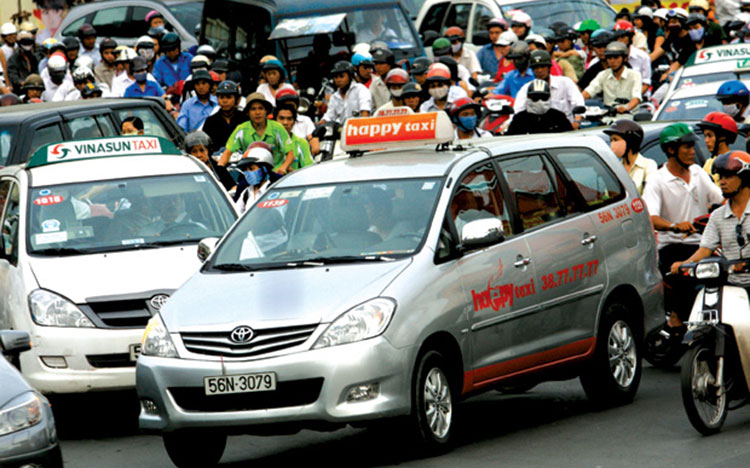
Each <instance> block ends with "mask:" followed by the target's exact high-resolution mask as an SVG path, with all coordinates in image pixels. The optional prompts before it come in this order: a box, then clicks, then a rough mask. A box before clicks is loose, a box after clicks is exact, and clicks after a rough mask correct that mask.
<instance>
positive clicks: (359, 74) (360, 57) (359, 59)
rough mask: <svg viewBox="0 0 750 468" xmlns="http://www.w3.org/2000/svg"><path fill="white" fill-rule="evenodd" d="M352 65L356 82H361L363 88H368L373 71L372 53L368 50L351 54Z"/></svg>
mask: <svg viewBox="0 0 750 468" xmlns="http://www.w3.org/2000/svg"><path fill="white" fill-rule="evenodd" d="M352 65H353V66H354V72H355V74H354V78H355V79H356V80H357V83H362V84H363V85H365V88H369V87H370V85H371V84H372V75H373V71H375V64H374V63H372V55H370V53H369V52H368V53H367V54H364V53H356V54H354V55H352Z"/></svg>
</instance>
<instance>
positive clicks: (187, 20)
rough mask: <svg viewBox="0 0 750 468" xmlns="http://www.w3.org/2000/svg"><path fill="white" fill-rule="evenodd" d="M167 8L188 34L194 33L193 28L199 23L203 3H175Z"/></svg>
mask: <svg viewBox="0 0 750 468" xmlns="http://www.w3.org/2000/svg"><path fill="white" fill-rule="evenodd" d="M168 8H169V11H170V12H171V13H172V14H173V15H174V16H175V18H177V21H179V22H180V23H181V24H182V26H183V27H184V28H185V29H186V30H187V31H188V32H189V33H190V34H194V33H195V26H196V25H198V24H200V22H201V15H202V14H203V2H187V3H177V4H175V5H170V6H169V7H168Z"/></svg>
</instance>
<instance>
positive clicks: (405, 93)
mask: <svg viewBox="0 0 750 468" xmlns="http://www.w3.org/2000/svg"><path fill="white" fill-rule="evenodd" d="M422 96H423V90H422V87H421V86H419V84H418V83H414V82H410V83H406V85H404V89H403V90H402V91H401V98H402V99H403V100H404V105H405V106H406V107H408V108H409V109H411V110H412V111H413V112H414V113H417V112H419V106H420V105H422Z"/></svg>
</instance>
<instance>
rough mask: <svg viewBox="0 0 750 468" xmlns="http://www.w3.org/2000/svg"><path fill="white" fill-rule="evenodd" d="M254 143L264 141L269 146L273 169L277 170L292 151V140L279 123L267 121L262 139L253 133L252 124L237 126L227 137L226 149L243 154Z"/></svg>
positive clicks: (246, 123) (256, 133) (245, 123)
mask: <svg viewBox="0 0 750 468" xmlns="http://www.w3.org/2000/svg"><path fill="white" fill-rule="evenodd" d="M256 141H264V142H266V143H268V144H269V145H270V146H271V150H272V152H273V166H274V169H278V168H279V166H281V165H282V164H284V161H285V160H286V155H287V154H288V153H289V151H291V150H292V139H291V138H289V134H288V133H287V132H286V130H285V129H284V127H283V126H282V125H281V124H280V123H278V122H276V121H274V120H268V119H266V130H265V131H264V132H263V137H261V136H260V135H258V132H256V131H255V128H253V124H252V122H250V121H248V122H244V123H241V124H239V125H237V128H235V129H234V131H233V132H232V134H231V135H229V139H228V140H227V144H226V147H227V148H228V149H229V151H231V152H232V153H235V152H237V151H241V152H243V153H244V152H245V150H246V149H247V147H248V146H250V145H251V144H252V143H255V142H256Z"/></svg>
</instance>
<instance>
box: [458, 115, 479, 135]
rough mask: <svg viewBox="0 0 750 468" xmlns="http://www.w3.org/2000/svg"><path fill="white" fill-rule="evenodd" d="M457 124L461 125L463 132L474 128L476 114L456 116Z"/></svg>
mask: <svg viewBox="0 0 750 468" xmlns="http://www.w3.org/2000/svg"><path fill="white" fill-rule="evenodd" d="M458 126H459V127H461V130H463V131H465V132H470V131H472V130H474V128H476V126H477V116H476V115H467V116H465V117H461V116H459V117H458Z"/></svg>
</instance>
